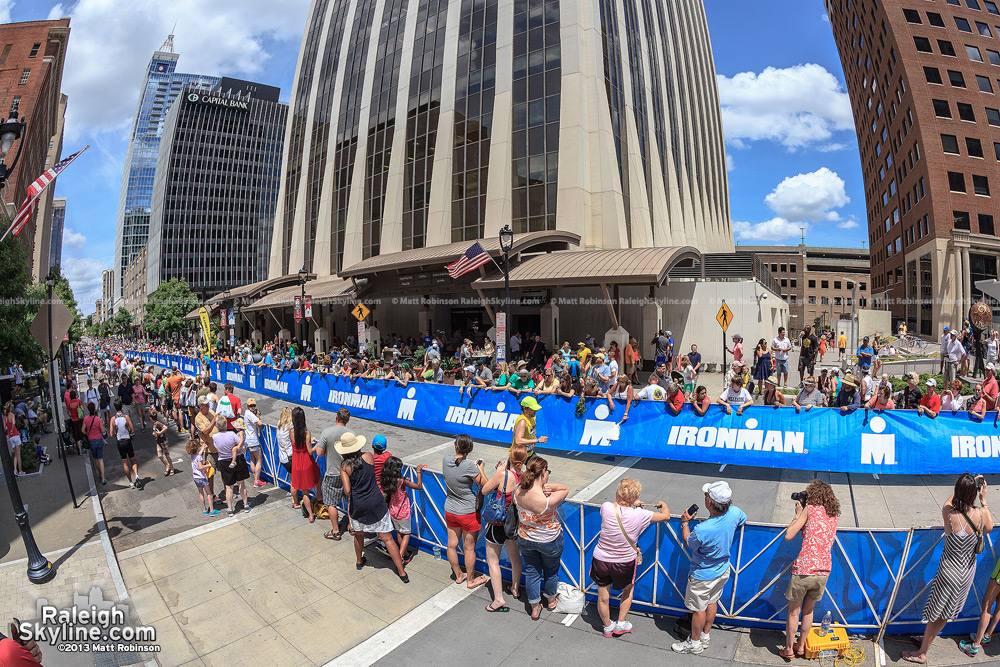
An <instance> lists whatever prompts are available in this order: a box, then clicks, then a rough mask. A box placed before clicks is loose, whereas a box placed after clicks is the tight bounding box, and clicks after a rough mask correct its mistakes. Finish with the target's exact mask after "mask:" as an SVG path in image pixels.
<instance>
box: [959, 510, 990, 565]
mask: <svg viewBox="0 0 1000 667" xmlns="http://www.w3.org/2000/svg"><path fill="white" fill-rule="evenodd" d="M962 516H963V517H965V521H966V523H968V524H969V528H971V529H972V532H973V533H975V534H976V554H977V555H978V554H981V553H983V551H984V550H985V549H986V538H985V537H983V531H981V530H979V529H978V528H976V525H975V524H974V523H972V519H970V518H969V515H968V514H966V513H965V512H962ZM979 518H980V520H982V514H981V513H980V517H979Z"/></svg>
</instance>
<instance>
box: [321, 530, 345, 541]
mask: <svg viewBox="0 0 1000 667" xmlns="http://www.w3.org/2000/svg"><path fill="white" fill-rule="evenodd" d="M323 537H325V538H326V539H328V540H337V541H340V538H341V537H343V533H335V532H333V531H332V530H328V531H326V532H325V533H323Z"/></svg>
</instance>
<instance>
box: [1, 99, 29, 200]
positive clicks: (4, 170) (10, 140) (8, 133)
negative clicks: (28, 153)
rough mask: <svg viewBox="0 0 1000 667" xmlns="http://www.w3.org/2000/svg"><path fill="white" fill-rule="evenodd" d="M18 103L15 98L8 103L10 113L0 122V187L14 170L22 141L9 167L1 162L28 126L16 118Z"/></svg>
mask: <svg viewBox="0 0 1000 667" xmlns="http://www.w3.org/2000/svg"><path fill="white" fill-rule="evenodd" d="M19 105H20V100H17V99H15V101H14V102H13V103H12V104H11V105H10V115H9V116H8V117H7V118H6V119H4V120H3V121H2V122H0V188H2V187H3V186H4V185H6V184H7V178H8V177H10V175H11V174H12V173H13V172H14V167H16V166H17V160H18V158H20V157H21V149H22V148H23V147H24V142H23V141H22V142H20V143H19V144H18V145H17V154H16V155H14V161H13V162H11V163H10V166H9V167H8V166H7V165H6V163H4V162H3V159H4V157H5V156H6V155H7V153H8V152H9V151H10V149H11V147H12V146H13V145H14V142H15V141H17V140H18V139H20V138H21V135H23V134H24V133H25V130H26V128H27V126H28V123H27V121H25V120H24V119H21V120H18V118H17V108H18V106H19Z"/></svg>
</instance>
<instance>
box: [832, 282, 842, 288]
mask: <svg viewBox="0 0 1000 667" xmlns="http://www.w3.org/2000/svg"><path fill="white" fill-rule="evenodd" d="M841 285H842V283H841V282H840V281H839V280H834V281H833V289H841Z"/></svg>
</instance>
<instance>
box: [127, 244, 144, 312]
mask: <svg viewBox="0 0 1000 667" xmlns="http://www.w3.org/2000/svg"><path fill="white" fill-rule="evenodd" d="M148 252H149V244H146V245H145V246H143V247H142V250H140V251H139V252H137V253H136V254H134V255H132V261H131V262H129V265H128V267H126V269H125V297H124V299H123V303H122V305H123V306H124V307H125V310H127V311H128V312H129V315H131V316H132V324H133V326H136V327H139V326H142V319H143V317H144V316H145V314H146V268H147V267H146V261H147V257H148Z"/></svg>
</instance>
